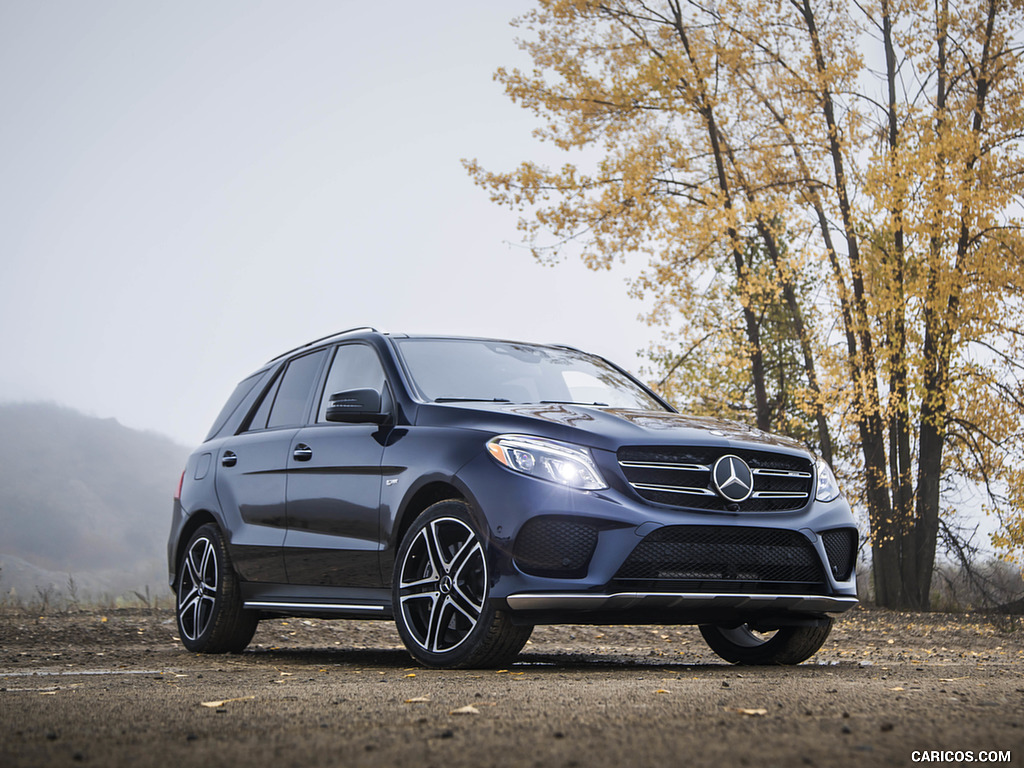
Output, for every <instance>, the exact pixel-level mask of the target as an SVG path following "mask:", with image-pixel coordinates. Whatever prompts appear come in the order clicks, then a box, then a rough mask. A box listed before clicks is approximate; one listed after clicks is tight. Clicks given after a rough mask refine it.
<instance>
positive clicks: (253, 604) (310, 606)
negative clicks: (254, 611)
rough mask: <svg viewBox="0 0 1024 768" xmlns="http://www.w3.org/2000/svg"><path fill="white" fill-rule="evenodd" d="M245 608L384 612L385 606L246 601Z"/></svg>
mask: <svg viewBox="0 0 1024 768" xmlns="http://www.w3.org/2000/svg"><path fill="white" fill-rule="evenodd" d="M242 607H243V608H269V609H276V608H284V609H286V610H290V611H291V610H296V609H298V610H303V609H305V610H315V611H323V610H329V611H383V610H384V606H383V605H344V604H342V603H271V602H263V601H256V600H253V601H246V602H244V603H242Z"/></svg>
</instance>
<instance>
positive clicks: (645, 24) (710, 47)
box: [466, 0, 1024, 609]
mask: <svg viewBox="0 0 1024 768" xmlns="http://www.w3.org/2000/svg"><path fill="white" fill-rule="evenodd" d="M538 6H539V7H538V8H537V9H536V10H535V11H533V12H531V13H528V14H527V15H526V16H524V17H523V18H521V19H519V20H517V22H516V23H517V24H518V25H519V26H520V27H521V28H523V29H524V30H525V31H526V36H525V37H524V39H522V40H521V45H522V47H523V48H524V49H525V50H526V51H527V52H528V53H529V54H530V56H531V57H532V58H533V61H534V64H535V68H534V69H533V70H532V71H530V72H523V71H520V70H505V69H502V70H499V71H498V73H497V75H496V77H497V79H498V80H499V81H501V82H502V83H503V84H504V85H505V88H506V90H507V92H508V94H509V96H510V97H511V98H512V99H513V100H515V101H516V102H518V103H519V104H521V105H523V106H524V107H526V108H528V109H531V110H533V111H534V112H535V113H536V114H537V115H538V116H539V117H540V118H542V120H543V125H542V127H540V128H539V129H538V130H537V134H538V136H539V137H540V138H541V139H542V140H546V141H549V142H552V143H553V144H554V145H555V146H557V147H559V148H561V149H564V150H567V151H573V150H579V149H585V150H587V151H588V152H584V153H582V157H583V159H582V160H580V161H578V162H575V163H568V164H566V165H565V166H563V167H562V168H560V169H549V168H545V167H541V166H539V165H537V164H534V163H529V162H526V163H523V164H522V165H521V166H520V167H519V168H518V169H516V170H515V171H512V172H497V173H496V172H490V171H487V170H485V169H484V168H482V167H481V166H480V165H479V164H478V163H477V162H476V161H469V162H467V163H466V165H467V168H468V170H469V172H470V173H471V174H472V175H473V177H474V178H475V180H476V181H477V182H478V183H479V184H481V185H482V186H484V187H485V188H487V189H489V190H490V192H491V195H492V198H493V199H494V200H495V201H496V202H499V203H501V204H504V205H508V206H510V207H513V208H515V209H518V210H520V211H522V213H523V216H522V219H521V228H522V229H523V230H524V233H525V235H526V238H527V240H528V241H529V242H530V243H531V246H532V247H533V248H534V253H535V254H536V255H537V256H538V257H540V258H543V259H557V258H559V257H560V256H561V254H562V253H563V252H564V251H565V250H566V249H567V248H569V247H577V248H578V249H579V250H580V253H581V254H582V256H583V258H584V259H585V260H586V262H587V263H588V264H589V265H590V266H592V267H595V268H600V267H605V266H607V265H609V264H610V263H612V262H613V261H614V260H616V259H624V258H636V257H641V258H643V257H646V260H647V265H648V266H647V269H646V271H645V273H644V275H643V276H642V277H641V278H640V279H639V280H638V281H636V283H634V285H633V286H632V289H633V290H634V291H635V292H637V293H640V294H646V295H650V296H652V297H653V299H654V309H653V311H652V313H651V315H650V316H649V318H648V319H649V321H650V322H652V323H656V324H665V325H669V326H671V327H672V328H673V331H672V332H671V333H670V334H669V337H668V341H667V343H666V344H664V345H661V346H660V347H659V348H658V349H655V350H652V356H653V358H654V359H655V360H656V361H660V363H661V365H662V372H663V373H664V374H671V373H673V368H675V370H676V371H678V370H679V369H680V368H681V369H683V370H684V372H685V376H686V379H685V380H684V381H683V382H682V385H681V386H680V383H679V382H678V381H677V383H676V385H675V386H674V389H673V392H674V393H677V394H678V393H680V392H684V391H686V392H689V393H691V394H690V397H689V398H686V399H689V400H690V402H688V403H687V404H688V405H693V404H694V402H693V400H694V399H696V401H697V402H696V404H697V405H698V406H701V407H704V408H707V409H718V410H720V411H725V412H729V411H731V412H733V413H743V412H745V411H750V412H752V413H753V415H754V420H755V421H756V423H757V425H758V426H759V427H761V428H764V429H767V428H770V427H775V428H781V430H782V431H789V432H792V433H795V434H796V435H797V436H799V437H802V438H804V439H806V440H808V442H810V443H811V444H812V445H813V446H814V447H815V448H816V449H817V450H818V451H819V452H820V453H822V454H823V455H824V456H825V457H826V458H827V459H829V460H830V461H833V462H834V463H836V464H838V465H839V468H840V469H843V470H844V474H845V476H846V478H847V487H848V490H850V491H852V492H853V493H852V495H853V500H854V502H855V503H859V504H862V505H863V507H864V508H865V509H866V510H867V512H868V517H869V521H870V527H871V537H872V553H873V561H874V573H875V587H876V597H877V599H878V601H879V602H880V603H881V604H882V605H886V606H890V607H899V608H916V609H922V608H926V607H927V606H928V602H929V592H930V584H931V577H932V571H933V568H934V559H935V550H936V544H937V541H938V531H939V524H940V518H941V516H942V515H948V514H951V513H953V512H955V510H954V507H955V505H956V503H957V501H958V498H959V496H958V490H959V489H961V488H962V487H963V486H964V485H970V484H974V483H979V484H981V485H982V486H983V487H984V488H985V489H986V491H987V492H988V498H989V499H990V502H991V503H993V504H994V505H995V506H996V507H997V508H998V509H999V510H1000V511H1001V514H1003V515H1004V516H1005V517H1006V519H1007V521H1008V522H1009V523H1010V525H1009V526H1008V527H1007V529H1006V531H1005V534H1006V536H1007V537H1008V538H1007V539H1006V540H1005V541H1004V542H1003V543H1004V544H1008V545H1009V546H1013V545H1014V542H1016V543H1017V544H1021V543H1022V539H1024V537H1021V536H1019V535H1018V537H1017V538H1014V536H1015V534H1014V533H1013V531H1014V530H1020V529H1024V525H1021V526H1019V527H1018V529H1014V528H1013V527H1012V523H1013V520H1015V519H1017V518H1016V517H1015V515H1019V514H1020V509H1021V507H1020V502H1021V498H1020V496H1019V486H1017V488H1016V489H1015V488H1014V487H1013V485H1012V482H1014V475H1013V473H1014V472H1015V471H1017V470H1015V467H1016V466H1017V465H1018V464H1020V463H1021V462H1024V427H1022V422H1024V386H1022V380H1024V376H1022V374H1024V362H1022V361H1024V336H1022V332H1021V328H1024V322H1022V321H1024V250H1022V247H1021V246H1022V242H1021V230H1020V224H1021V221H1020V208H1019V205H1020V192H1021V189H1022V186H1021V185H1022V179H1024V175H1022V174H1024V158H1022V153H1021V138H1022V135H1024V133H1022V131H1024V108H1022V105H1021V92H1022V86H1024V82H1022V79H1024V78H1022V72H1021V67H1020V41H1019V40H1018V39H1017V36H1019V35H1020V34H1021V33H1020V30H1021V27H1022V25H1021V21H1022V6H1021V2H1020V0H1012V2H1011V1H1009V0H977V2H975V3H974V4H972V3H971V2H969V1H967V0H965V2H963V3H960V4H955V3H954V2H951V0H936V2H935V3H934V4H931V3H925V2H923V1H922V0H873V1H872V2H867V3H861V4H856V5H853V4H851V5H849V6H847V5H846V4H838V5H836V4H831V3H828V2H823V1H822V0H762V1H761V2H753V3H752V2H748V0H723V1H722V2H716V3H713V4H707V5H702V4H699V3H691V4H687V5H684V4H683V3H682V2H681V0H660V1H659V2H654V0H651V2H639V1H637V0H603V1H602V0H541V1H540V2H539V4H538ZM873 48H874V49H877V54H878V55H877V56H876V57H871V60H870V61H869V60H868V59H867V58H865V56H864V55H862V50H865V49H868V50H871V49H873ZM875 59H877V62H876V61H875ZM588 153H589V154H588ZM594 155H596V156H598V159H597V160H596V162H593V163H591V164H590V165H589V166H585V162H586V158H587V157H589V156H594ZM549 235H552V236H554V238H555V244H554V245H553V246H548V245H545V238H546V237H548V236H549ZM780 372H782V374H783V375H782V376H781V378H780V376H779V373H780ZM670 380H671V376H664V377H663V381H664V382H665V383H666V384H667V383H668V382H669V381H670ZM710 392H718V393H726V394H727V395H728V398H729V400H733V399H736V400H740V401H742V402H722V401H721V398H719V400H718V401H715V400H713V399H712V398H709V396H708V393H710ZM782 393H784V395H785V396H784V397H783V398H781V399H780V395H781V394H782ZM782 401H784V402H786V403H787V408H788V412H789V413H790V414H793V413H795V414H797V415H798V416H799V418H789V419H785V418H783V419H781V420H780V419H779V417H778V403H779V402H782ZM808 425H811V430H810V431H808V429H807V427H808ZM851 478H852V479H853V480H854V483H853V484H852V485H851V484H850V479H851ZM1018 480H1019V478H1018ZM1015 493H1016V494H1018V495H1016V496H1014V494H1015Z"/></svg>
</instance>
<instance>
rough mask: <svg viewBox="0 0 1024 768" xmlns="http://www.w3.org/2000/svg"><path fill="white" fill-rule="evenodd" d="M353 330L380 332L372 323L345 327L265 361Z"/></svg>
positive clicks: (278, 358) (286, 355)
mask: <svg viewBox="0 0 1024 768" xmlns="http://www.w3.org/2000/svg"><path fill="white" fill-rule="evenodd" d="M355 331H373V332H374V333H380V331H378V330H377V329H376V328H374V327H373V326H372V325H357V326H356V327H355V328H347V329H346V330H344V331H338V332H337V333H329V334H327V335H326V336H321V337H320V338H319V339H313V340H312V341H310V342H307V343H306V344H300V345H299V346H297V347H295V349H289V350H288V351H287V352H282V353H281V354H280V355H278V356H277V357H272V358H270V359H269V360H268V361H267V363H272V362H274V361H275V360H280V359H281V358H282V357H288V355H290V354H291V353H292V352H298V351H299V350H300V349H305V348H306V347H312V346H313V345H314V344H319V343H320V342H321V341H327V340H328V339H333V338H334V337H335V336H344V335H345V334H346V333H354V332H355Z"/></svg>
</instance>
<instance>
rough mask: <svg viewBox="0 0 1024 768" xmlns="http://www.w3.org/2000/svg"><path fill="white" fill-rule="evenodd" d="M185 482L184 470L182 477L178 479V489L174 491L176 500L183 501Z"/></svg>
mask: <svg viewBox="0 0 1024 768" xmlns="http://www.w3.org/2000/svg"><path fill="white" fill-rule="evenodd" d="M184 484H185V471H184V470H182V472H181V477H180V478H179V479H178V490H177V491H175V492H174V500H175V501H181V486H183V485H184Z"/></svg>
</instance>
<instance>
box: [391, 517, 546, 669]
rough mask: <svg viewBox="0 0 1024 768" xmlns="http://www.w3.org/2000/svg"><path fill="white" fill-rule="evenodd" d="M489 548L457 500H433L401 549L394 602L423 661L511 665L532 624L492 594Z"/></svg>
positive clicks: (443, 665)
mask: <svg viewBox="0 0 1024 768" xmlns="http://www.w3.org/2000/svg"><path fill="white" fill-rule="evenodd" d="M489 578H490V571H489V569H488V566H487V548H486V545H485V543H484V541H483V540H482V538H481V536H480V534H479V533H478V531H477V528H476V524H475V523H474V522H473V518H472V517H471V516H470V514H469V507H468V505H467V504H466V503H465V502H463V501H459V500H454V499H453V500H448V501H440V502H438V503H436V504H434V505H432V506H430V507H428V508H427V509H426V510H425V511H424V512H423V513H422V514H421V515H420V516H419V517H418V518H417V519H416V521H415V522H414V523H413V524H412V527H411V528H410V529H409V531H408V532H407V533H406V534H405V537H404V538H403V539H402V543H401V545H400V546H399V547H398V553H397V556H396V557H395V572H394V578H393V580H392V587H391V589H392V601H393V602H392V604H393V605H394V610H395V624H396V625H397V627H398V634H399V635H401V637H402V642H404V643H405V647H406V648H407V649H408V650H409V653H410V654H412V657H413V658H414V659H416V661H418V662H419V663H420V664H423V665H424V666H427V667H434V668H439V669H452V668H461V669H467V668H489V667H497V666H504V665H507V664H508V663H509V662H511V661H512V659H514V658H515V657H516V655H517V654H518V653H519V651H521V650H522V648H523V646H524V645H526V641H527V640H528V639H529V638H530V633H531V632H532V631H533V627H532V626H516V625H515V624H513V623H512V619H511V616H510V615H509V614H508V612H507V611H501V610H498V609H497V608H496V606H495V603H494V601H493V600H491V599H490V597H489V594H490V580H489Z"/></svg>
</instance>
